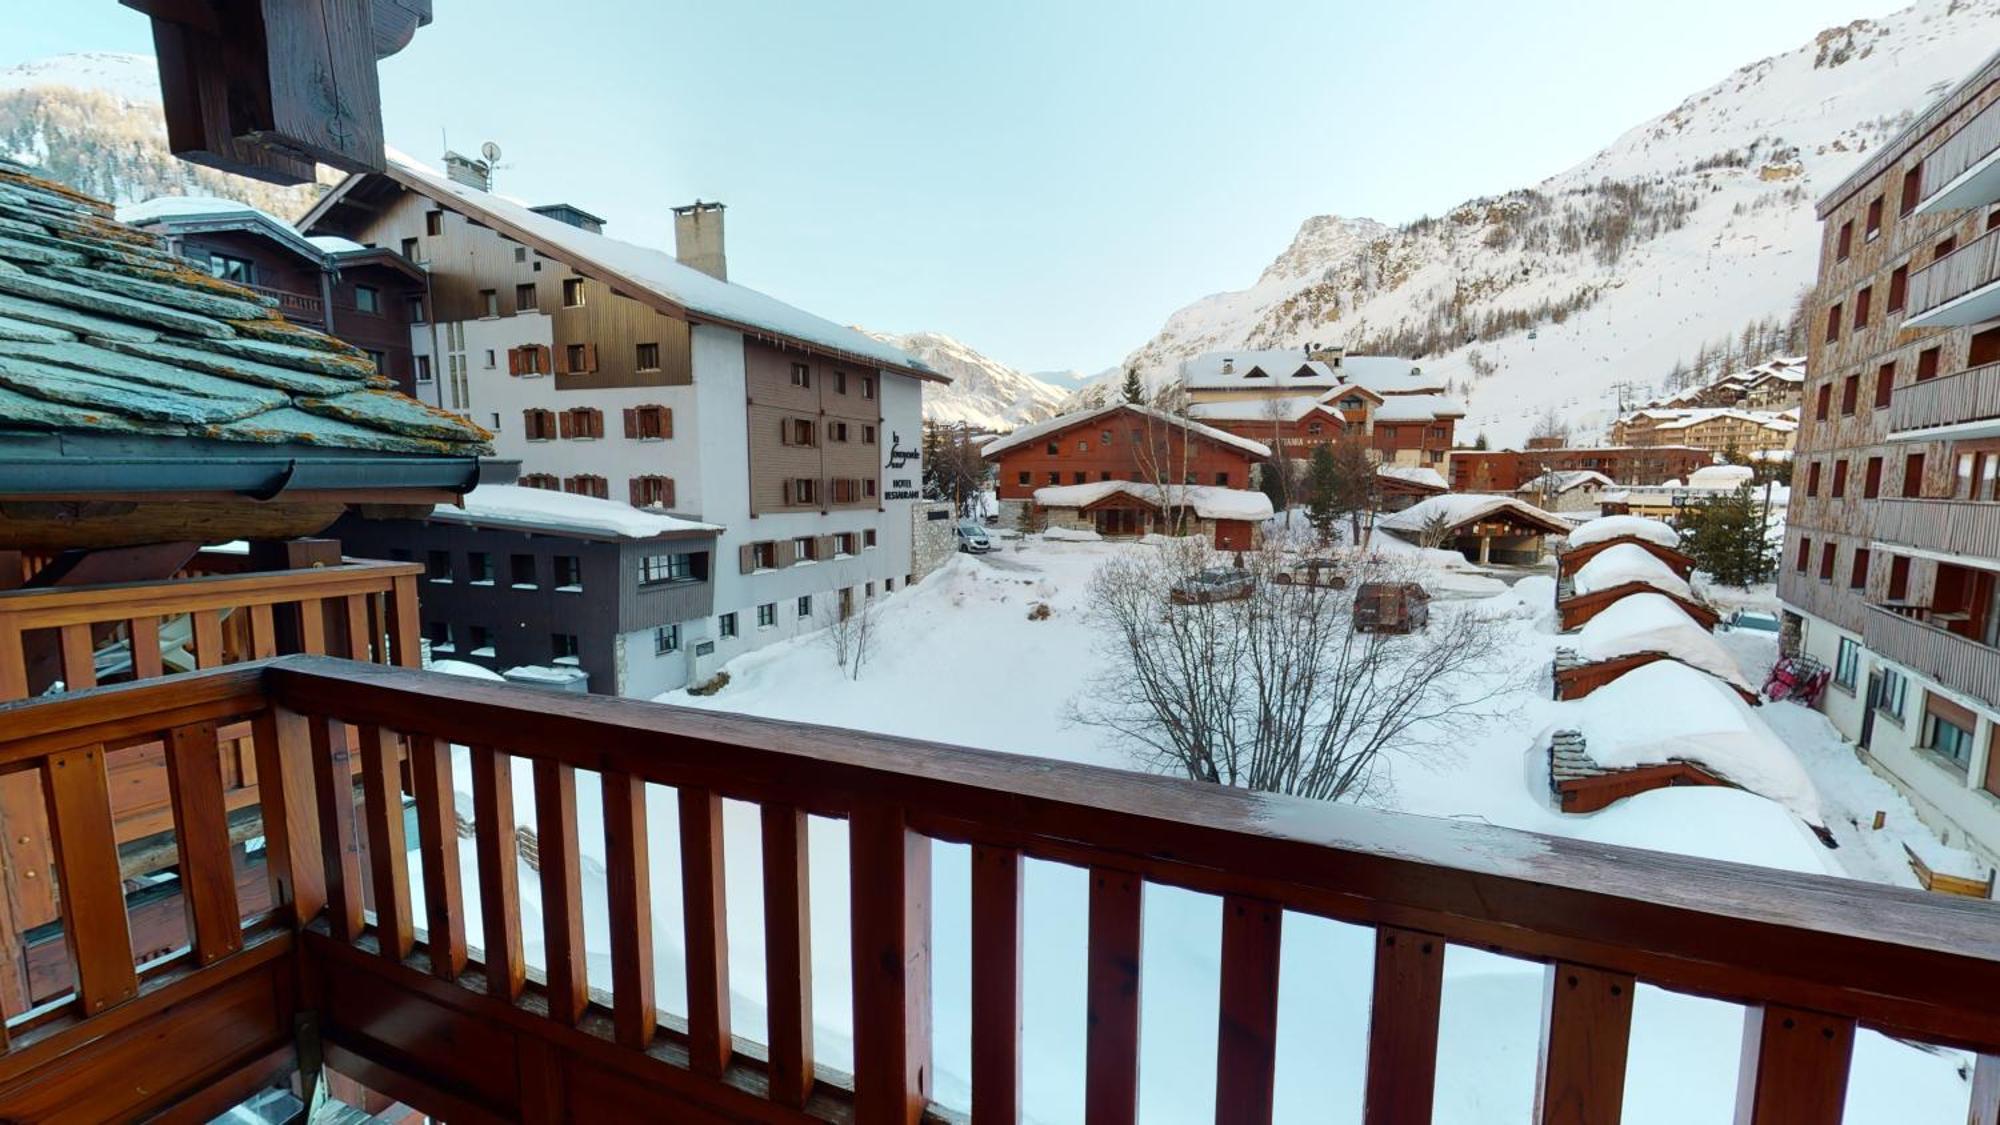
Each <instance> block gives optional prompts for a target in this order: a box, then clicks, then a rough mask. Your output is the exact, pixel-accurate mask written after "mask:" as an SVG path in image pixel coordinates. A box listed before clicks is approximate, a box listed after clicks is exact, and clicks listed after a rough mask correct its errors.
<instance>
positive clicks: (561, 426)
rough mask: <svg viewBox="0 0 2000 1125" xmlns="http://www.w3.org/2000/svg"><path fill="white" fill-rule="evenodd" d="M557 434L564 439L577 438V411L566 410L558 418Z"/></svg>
mask: <svg viewBox="0 0 2000 1125" xmlns="http://www.w3.org/2000/svg"><path fill="white" fill-rule="evenodd" d="M556 425H557V427H558V428H557V431H556V432H557V434H558V435H559V436H561V437H564V438H573V437H575V436H576V411H574V410H565V411H563V412H562V414H560V415H559V416H558V421H557V423H556Z"/></svg>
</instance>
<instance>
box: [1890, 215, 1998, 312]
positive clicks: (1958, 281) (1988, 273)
mask: <svg viewBox="0 0 2000 1125" xmlns="http://www.w3.org/2000/svg"><path fill="white" fill-rule="evenodd" d="M1996 281H2000V230H1995V231H1991V232H1988V233H1986V234H1983V235H1980V236H1979V237H1978V238H1976V239H1974V240H1972V241H1971V242H1968V243H1966V244H1965V245H1963V246H1961V247H1959V248H1958V249H1956V250H1953V251H1952V252H1951V253H1949V254H1946V255H1945V256H1944V257H1942V258H1939V259H1938V260H1937V261H1935V262H1932V263H1931V264H1930V265H1928V266H1925V267H1924V268H1923V269H1920V270H1918V271H1917V272H1916V273H1914V274H1912V275H1911V276H1910V305H1909V311H1908V312H1907V313H1906V314H1905V316H1906V317H1918V316H1922V315H1923V314H1925V313H1927V312H1930V311H1932V310H1933V309H1936V308H1937V307H1938V306H1939V305H1943V304H1945V303H1947V302H1949V301H1955V300H1957V299H1958V298H1960V297H1963V296H1965V295H1966V294H1968V293H1971V292H1973V291H1975V290H1979V289H1984V288H1985V287H1987V286H1989V285H1992V284H1993V283H1995V282H1996ZM1967 323H1970V322H1969V321H1968V322H1967Z"/></svg>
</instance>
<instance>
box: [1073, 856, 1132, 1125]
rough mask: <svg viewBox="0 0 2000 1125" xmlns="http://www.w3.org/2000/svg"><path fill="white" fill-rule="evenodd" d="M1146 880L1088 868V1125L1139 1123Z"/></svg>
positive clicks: (1085, 1090)
mask: <svg viewBox="0 0 2000 1125" xmlns="http://www.w3.org/2000/svg"><path fill="white" fill-rule="evenodd" d="M1144 906H1145V881H1144V880H1143V879H1141V878H1140V877H1139V876H1137V875H1134V874H1132V873H1131V872H1127V871H1117V870H1113V869H1110V868H1101V867H1093V868H1091V870H1090V938H1089V950H1088V952H1087V953H1086V954H1085V963H1086V966H1087V969H1086V972H1087V979H1086V982H1085V984H1084V993H1085V997H1086V1004H1087V1006H1088V1010H1089V1023H1088V1025H1087V1027H1086V1030H1085V1037H1084V1086H1083V1106H1084V1109H1083V1114H1084V1117H1085V1118H1086V1119H1087V1120H1089V1121H1090V1122H1091V1125H1098V1123H1100V1122H1105V1123H1113V1122H1116V1123H1124V1122H1132V1121H1137V1120H1138V1119H1139V955H1140V939H1141V935H1142V932H1143V930H1144V921H1145V912H1144Z"/></svg>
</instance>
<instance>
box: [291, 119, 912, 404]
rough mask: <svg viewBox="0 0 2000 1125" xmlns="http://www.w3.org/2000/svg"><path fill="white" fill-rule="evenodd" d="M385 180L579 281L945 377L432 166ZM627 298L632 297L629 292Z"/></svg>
mask: <svg viewBox="0 0 2000 1125" xmlns="http://www.w3.org/2000/svg"><path fill="white" fill-rule="evenodd" d="M386 170H387V174H388V175H389V176H390V178H392V179H394V180H395V181H396V182H397V183H399V184H402V185H403V186H404V187H406V188H409V189H410V190H412V191H415V192H418V193H419V194H422V195H425V196H428V197H430V198H432V199H435V200H437V201H438V202H440V203H443V204H444V205H445V206H447V207H450V208H452V209H453V210H457V211H460V212H462V213H466V214H469V215H470V216H472V217H474V218H476V219H478V220H479V221H480V222H482V223H485V224H486V225H488V226H490V227H492V228H494V229H495V230H498V231H500V232H501V233H503V234H506V235H508V236H509V237H511V238H515V239H517V240H519V241H522V242H526V243H529V244H530V245H533V246H535V247H536V248H537V249H541V248H543V247H547V250H546V251H545V252H546V253H548V254H549V256H551V257H554V258H556V259H558V260H560V261H561V262H563V263H564V264H565V265H568V266H570V267H571V268H573V269H576V270H577V272H579V273H583V274H586V275H595V276H597V277H598V278H599V279H600V280H605V281H608V282H612V283H614V284H616V285H617V287H618V288H621V289H627V290H637V291H639V292H642V293H645V294H650V295H651V296H653V297H657V298H660V299H662V300H664V301H666V302H667V303H668V304H670V305H673V306H675V307H677V308H679V309H682V310H685V311H686V312H687V313H689V314H692V315H694V316H696V317H699V318H703V319H708V320H713V321H716V322H718V323H721V324H725V325H728V326H731V327H736V328H740V329H744V330H747V331H750V332H753V333H754V332H757V331H763V332H768V333H770V334H772V335H775V336H780V337H785V338H787V339H791V340H796V341H799V342H801V343H805V344H809V345H816V346H818V347H821V348H825V349H828V350H831V351H836V352H842V353H845V354H848V355H852V356H855V357H858V358H860V359H864V360H868V361H870V362H873V363H878V364H881V365H882V366H884V367H891V368H895V369H897V370H900V371H904V372H906V373H908V374H912V375H917V376H919V377H922V378H927V379H934V380H937V381H939V382H950V379H948V378H947V377H945V376H943V375H941V374H939V373H938V372H936V371H935V370H933V369H932V368H931V367H930V366H929V365H928V364H926V363H924V362H923V361H922V360H919V359H916V358H914V357H912V356H911V355H909V353H907V352H904V351H903V350H902V349H900V348H896V347H892V346H890V345H888V344H885V343H883V342H882V341H880V340H877V339H875V338H874V337H873V336H870V335H868V334H867V333H865V332H862V331H860V330H859V329H855V328H849V327H846V326H843V325H840V324H835V323H834V322H833V321H830V320H827V319H825V318H824V317H819V316H815V315H813V314H812V313H809V312H806V311H805V310H803V309H799V308H795V307H793V306H791V305H788V304H786V303H785V302H783V301H780V300H778V299H777V298H776V297H772V296H769V295H768V294H765V293H760V292H758V291H757V290H755V289H751V288H749V287H748V286H743V285H737V284H735V283H733V282H728V281H723V280H721V279H719V278H714V277H710V276H709V275H708V274H705V273H703V272H701V271H700V270H698V269H695V268H693V267H692V266H688V265H684V264H682V263H681V262H680V261H678V260H677V259H675V257H674V256H673V255H672V254H669V253H667V252H666V251H664V250H656V249H654V248H652V247H650V246H640V245H637V244H634V243H630V242H621V241H619V240H618V239H615V238H609V237H606V236H605V235H602V234H593V233H591V232H590V231H587V230H584V229H583V228H581V227H573V226H571V225H569V224H568V223H565V222H563V221H561V220H560V219H552V218H550V217H548V216H547V215H543V214H539V213H537V212H536V211H534V210H532V209H531V208H529V207H528V206H526V205H525V204H522V203H520V202H517V201H515V200H511V199H508V198H506V197H505V196H500V195H495V194H493V193H492V192H486V191H481V190H479V189H478V188H475V187H471V186H469V185H467V184H461V183H459V182H457V181H456V180H453V179H450V178H449V177H447V176H446V175H445V174H444V173H442V172H439V171H437V170H436V169H434V168H429V167H426V166H425V165H423V164H421V163H419V162H418V161H415V160H412V159H411V158H410V157H408V156H405V155H404V154H402V153H400V152H397V151H395V150H394V149H393V148H392V149H390V150H388V161H387V169H386ZM358 178H359V177H349V178H348V179H347V180H346V181H344V182H343V183H342V184H341V185H340V187H339V188H336V189H335V191H334V192H333V193H330V194H329V195H328V196H327V197H325V198H324V199H322V200H321V201H320V203H319V204H318V205H316V206H315V207H314V209H313V211H312V212H311V213H310V214H308V215H307V217H306V219H305V220H303V221H302V223H301V225H302V226H305V227H306V228H307V229H310V227H311V223H312V221H313V218H314V216H316V215H319V214H322V213H324V211H325V209H326V208H327V207H328V206H330V205H331V202H332V201H334V200H336V199H337V198H338V196H339V195H340V194H341V193H342V192H343V191H344V190H345V189H347V188H348V187H349V186H350V185H352V184H354V183H355V182H356V181H357V179H358ZM634 295H635V296H636V295H638V294H636V293H635V294H634Z"/></svg>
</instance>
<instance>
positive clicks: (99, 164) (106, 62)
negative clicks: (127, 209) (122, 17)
mask: <svg viewBox="0 0 2000 1125" xmlns="http://www.w3.org/2000/svg"><path fill="white" fill-rule="evenodd" d="M0 156H8V157H11V158H13V159H15V160H19V161H22V162H24V163H27V164H34V165H39V166H40V167H41V168H42V169H43V171H44V172H46V173H47V174H48V175H49V176H50V177H51V178H53V179H55V180H58V181H60V182H62V183H65V184H68V185H69V186H71V187H73V188H76V189H77V190H79V191H82V192H86V193H88V194H90V195H94V196H97V197H98V198H100V199H108V200H110V201H111V202H113V203H136V202H139V201H141V200H145V199H150V198H152V197H153V196H156V195H209V196H221V197H223V198H226V199H238V200H241V201H243V202H245V203H249V204H251V205H253V206H256V207H261V208H263V209H264V210H266V211H269V212H271V213H272V214H275V215H281V216H293V215H298V214H301V213H303V212H304V211H305V209H306V207H307V206H309V205H310V204H311V203H312V201H313V200H314V199H315V198H317V197H318V195H319V192H320V190H321V189H320V188H318V187H313V186H306V187H296V188H286V187H278V186H276V185H273V184H267V183H263V182H261V181H258V180H251V179H245V178H243V177H241V176H232V175H229V174H227V173H224V172H218V171H215V170H214V169H211V168H203V167H199V166H197V165H193V164H189V163H187V162H185V161H182V160H176V159H175V158H174V156H173V154H172V153H170V152H168V151H167V126H166V121H165V119H164V118H163V117H162V116H161V113H160V80H159V73H158V71H157V70H156V69H155V67H154V63H153V59H152V57H151V56H149V55H131V54H118V53H113V52H102V51H100V52H91V53H87V54H74V55H56V56H54V57H51V58H46V59H37V60H35V61H33V62H25V63H21V64H19V65H17V66H11V67H4V68H0Z"/></svg>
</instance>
